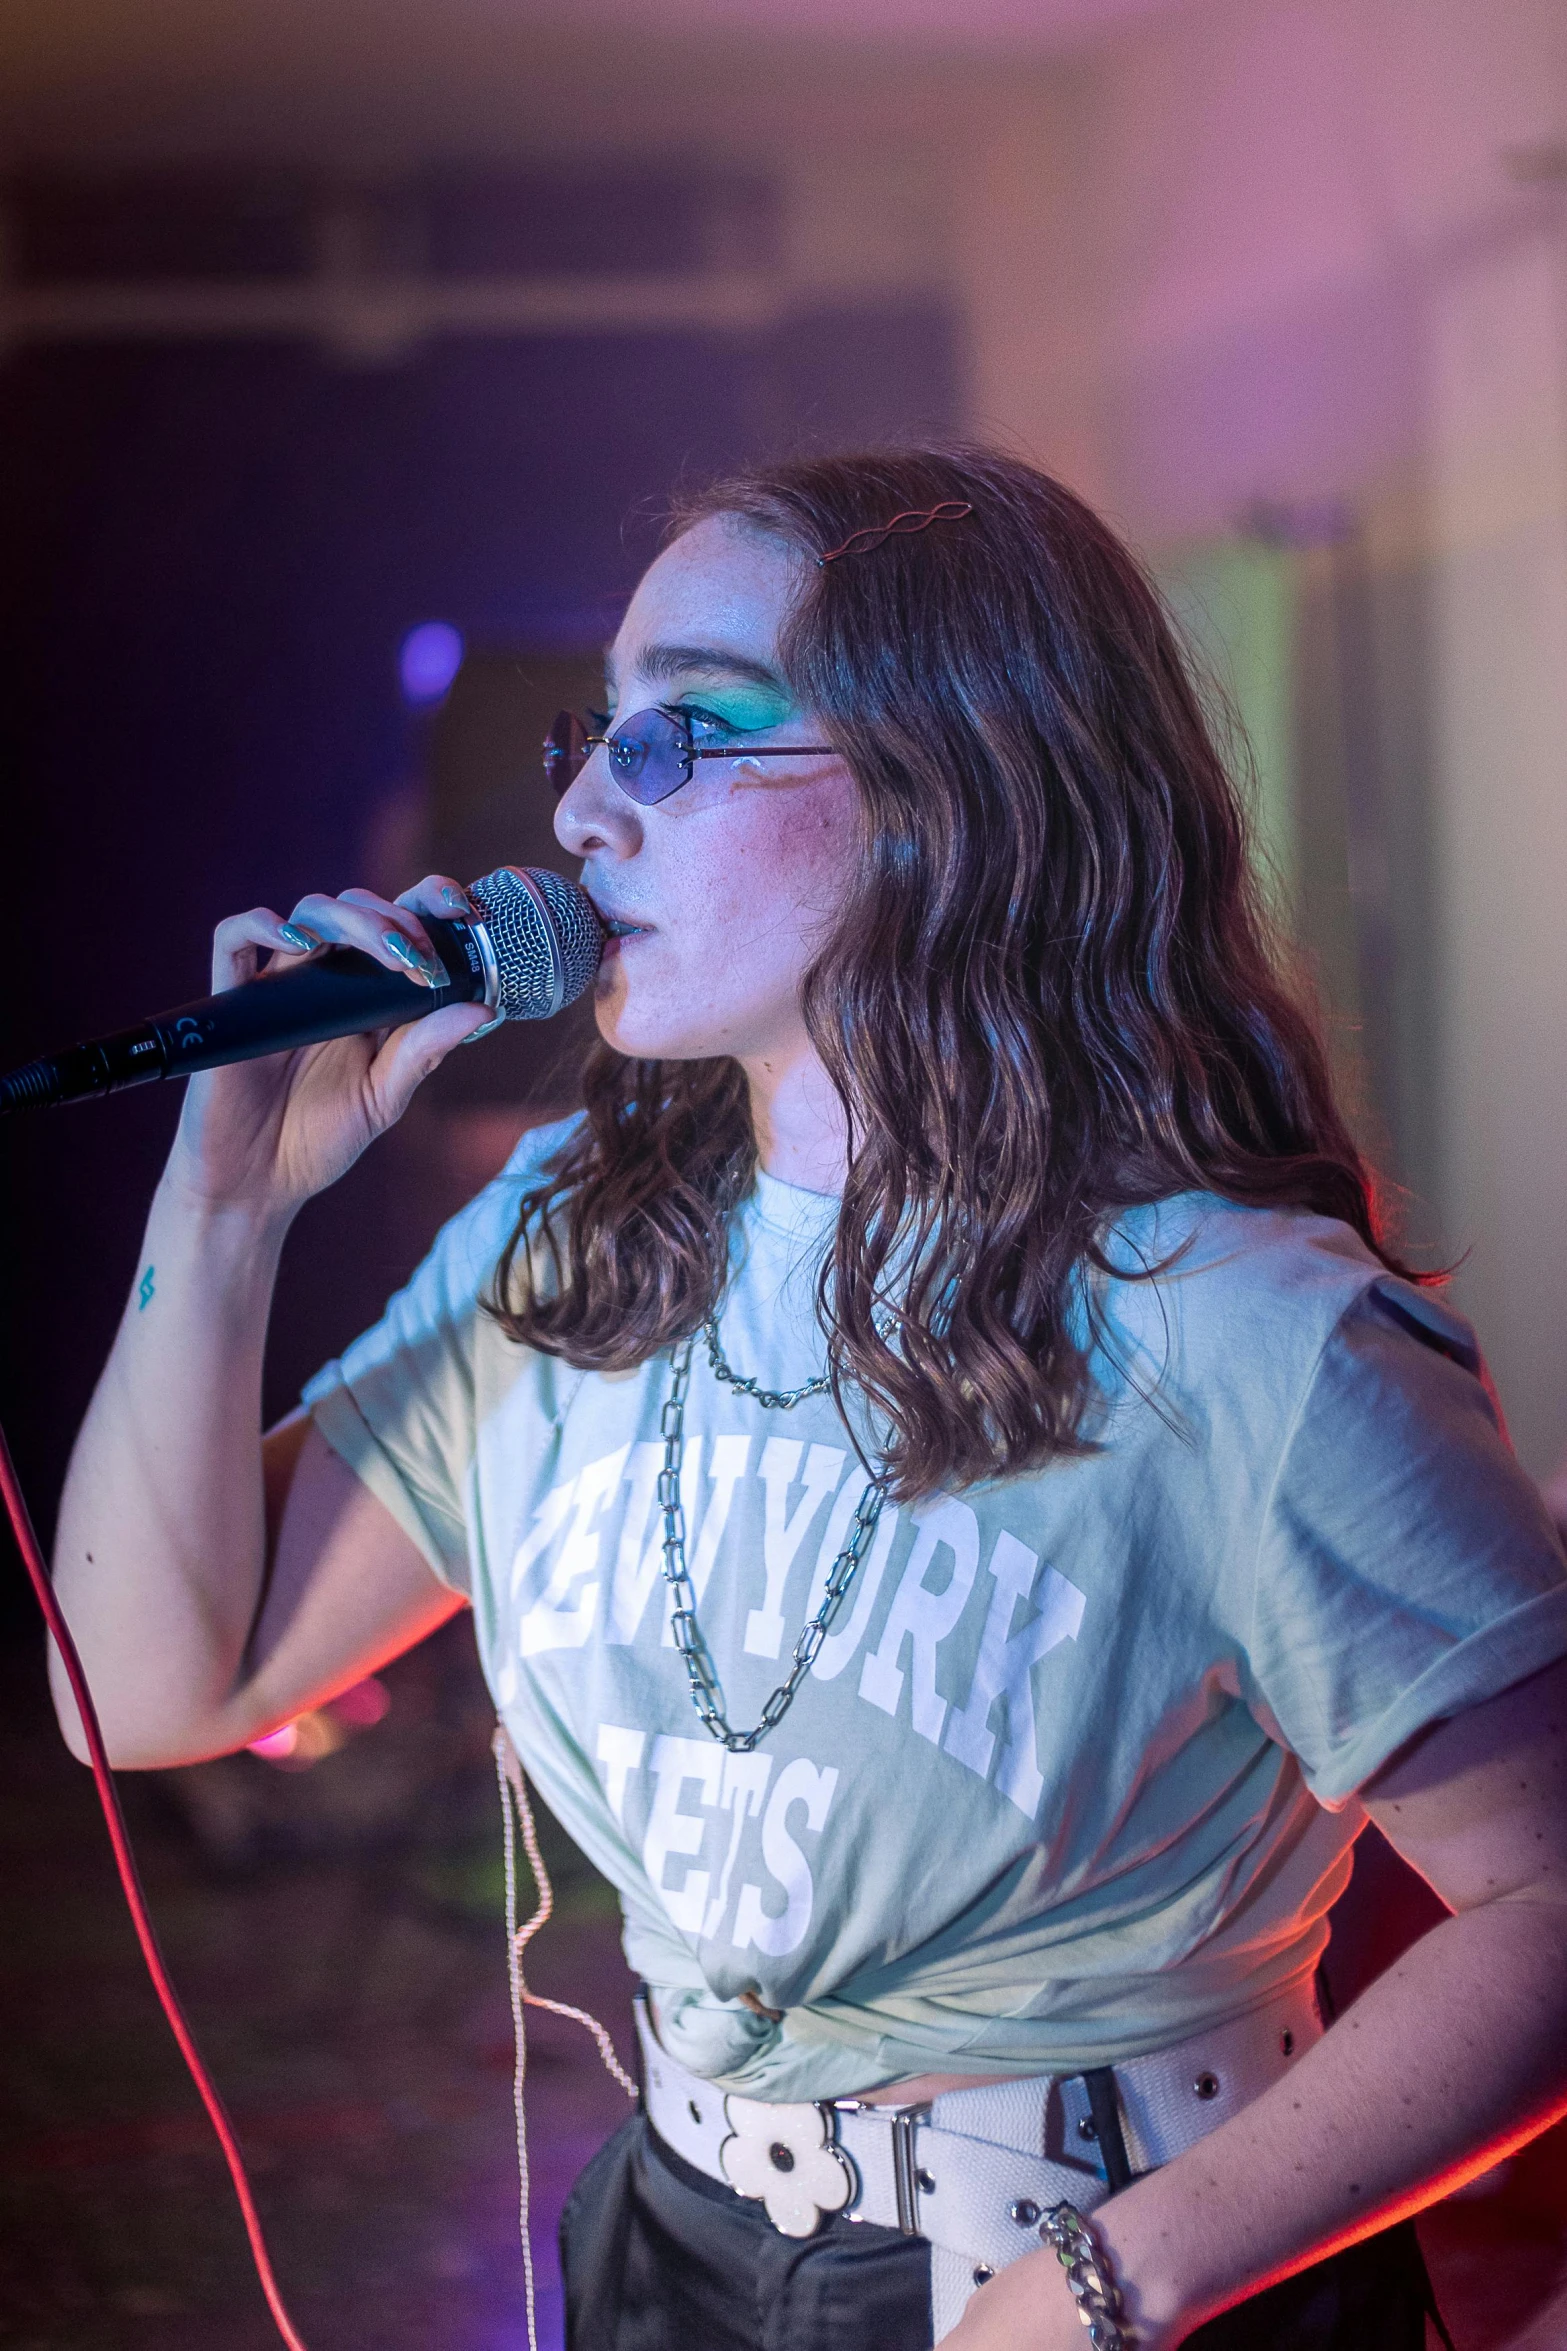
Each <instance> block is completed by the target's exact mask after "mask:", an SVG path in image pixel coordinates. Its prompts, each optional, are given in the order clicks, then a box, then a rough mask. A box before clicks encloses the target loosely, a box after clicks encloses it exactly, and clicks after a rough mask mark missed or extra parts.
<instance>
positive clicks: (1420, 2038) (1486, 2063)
mask: <svg viewBox="0 0 1567 2351" xmlns="http://www.w3.org/2000/svg"><path fill="white" fill-rule="evenodd" d="M1564 1986H1567V1908H1564V1907H1563V1906H1562V1905H1560V1904H1558V1903H1555V1902H1546V1901H1536V1900H1532V1899H1515V1900H1503V1901H1496V1902H1492V1903H1488V1904H1484V1905H1482V1906H1480V1907H1479V1908H1477V1909H1474V1910H1471V1911H1468V1912H1466V1913H1463V1914H1461V1915H1459V1916H1457V1917H1453V1918H1450V1919H1446V1920H1444V1921H1443V1922H1442V1923H1441V1925H1439V1926H1437V1927H1435V1928H1433V1929H1432V1931H1431V1932H1430V1933H1429V1934H1428V1935H1426V1936H1425V1937H1424V1938H1423V1939H1422V1940H1421V1941H1420V1942H1419V1943H1417V1944H1416V1945H1415V1946H1414V1947H1413V1948H1412V1949H1411V1950H1410V1951H1408V1952H1407V1953H1406V1954H1405V1955H1404V1957H1403V1958H1402V1959H1401V1960H1400V1961H1399V1962H1398V1963H1397V1965H1396V1966H1395V1967H1393V1968H1392V1969H1390V1970H1389V1972H1388V1973H1387V1974H1386V1975H1384V1976H1382V1977H1380V1978H1379V1979H1378V1980H1377V1982H1376V1983H1374V1984H1373V1985H1372V1986H1371V1988H1370V1989H1369V1990H1368V1991H1367V1992H1366V1993H1365V1994H1364V1995H1363V1997H1362V1998H1361V1999H1360V2000H1358V2001H1357V2002H1356V2004H1355V2006H1354V2007H1353V2008H1352V2009H1350V2010H1349V2011H1348V2012H1347V2013H1346V2015H1345V2016H1344V2017H1342V2018H1341V2019H1340V2021H1339V2022H1338V2023H1337V2024H1336V2025H1335V2026H1334V2028H1333V2029H1332V2031H1331V2032H1329V2033H1328V2034H1327V2035H1326V2036H1325V2038H1324V2039H1323V2040H1322V2041H1321V2042H1320V2043H1318V2044H1317V2046H1316V2047H1315V2048H1313V2049H1312V2050H1310V2051H1309V2052H1308V2053H1307V2055H1306V2056H1304V2057H1303V2058H1302V2059H1301V2061H1300V2063H1299V2064H1298V2065H1297V2066H1295V2067H1293V2068H1292V2069H1291V2070H1290V2072H1289V2073H1288V2075H1286V2077H1285V2078H1284V2079H1283V2080H1282V2081H1280V2082H1278V2083H1276V2084H1275V2085H1274V2087H1273V2088H1272V2089H1270V2090H1269V2091H1267V2092H1266V2093H1265V2094H1264V2095H1263V2096H1262V2097H1261V2098H1259V2099H1258V2100H1257V2101H1256V2102H1255V2104H1253V2105H1252V2106H1250V2107H1248V2108H1247V2109H1246V2110H1245V2112H1244V2113H1242V2114H1240V2115H1237V2116H1236V2117H1235V2119H1234V2120H1233V2121H1232V2122H1229V2123H1227V2124H1225V2125H1224V2126H1223V2127H1222V2128H1221V2129H1219V2130H1217V2131H1214V2132H1213V2133H1212V2134H1211V2135H1210V2136H1209V2137H1207V2138H1205V2139H1203V2140H1201V2141H1200V2142H1199V2143H1198V2144H1197V2145H1196V2146H1195V2147H1193V2148H1191V2149H1190V2150H1188V2152H1187V2153H1186V2154H1184V2155H1182V2156H1180V2157H1179V2158H1178V2159H1177V2160H1176V2161H1175V2162H1173V2163H1171V2164H1169V2165H1168V2166H1167V2167H1166V2168H1165V2169H1164V2170H1162V2171H1159V2172H1156V2173H1153V2174H1151V2175H1150V2176H1149V2177H1148V2178H1147V2179H1146V2180H1142V2181H1139V2182H1138V2183H1137V2185H1136V2186H1134V2187H1132V2188H1130V2189H1128V2190H1127V2191H1126V2193H1125V2194H1124V2195H1122V2196H1119V2197H1117V2198H1116V2199H1115V2200H1114V2201H1113V2203H1111V2204H1108V2205H1106V2206H1105V2207H1103V2209H1102V2210H1101V2212H1100V2213H1099V2215H1098V2216H1097V2218H1096V2224H1095V2225H1096V2227H1097V2228H1098V2230H1099V2232H1100V2234H1101V2235H1102V2237H1103V2239H1104V2242H1105V2244H1106V2246H1107V2248H1108V2250H1109V2253H1110V2258H1111V2260H1112V2263H1113V2265H1114V2267H1115V2271H1116V2274H1117V2276H1118V2277H1120V2278H1121V2279H1123V2280H1125V2281H1126V2285H1127V2289H1128V2302H1129V2307H1130V2308H1131V2309H1132V2311H1133V2312H1134V2313H1135V2314H1136V2316H1137V2317H1138V2319H1139V2320H1140V2322H1141V2325H1142V2328H1143V2330H1144V2332H1143V2334H1141V2335H1140V2336H1139V2340H1146V2341H1148V2342H1150V2343H1152V2344H1155V2345H1157V2346H1159V2351H1166V2347H1167V2346H1170V2345H1173V2344H1176V2343H1179V2342H1181V2341H1182V2340H1183V2339H1184V2338H1185V2336H1186V2335H1187V2334H1188V2333H1190V2331H1191V2330H1192V2329H1193V2328H1194V2327H1195V2326H1197V2325H1198V2324H1200V2323H1201V2322H1202V2321H1203V2320H1204V2319H1205V2318H1209V2317H1212V2316H1213V2315H1214V2314H1215V2313H1217V2312H1218V2311H1220V2310H1224V2309H1227V2308H1229V2307H1230V2305H1231V2304H1233V2303H1235V2302H1238V2301H1241V2300H1243V2299H1244V2298H1245V2297H1246V2296H1247V2295H1248V2294H1250V2293H1254V2292H1256V2291H1257V2290H1258V2289H1259V2288H1260V2287H1261V2286H1263V2285H1265V2284H1267V2283H1269V2282H1270V2281H1271V2280H1273V2279H1275V2278H1278V2277H1280V2276H1283V2275H1287V2274H1288V2273H1290V2272H1291V2271H1294V2270H1297V2269H1301V2268H1303V2267H1305V2266H1306V2265H1307V2264H1308V2263H1309V2262H1311V2261H1313V2260H1316V2259H1318V2258H1319V2257H1320V2256H1321V2255H1322V2254H1324V2253H1326V2252H1328V2251H1331V2250H1332V2249H1333V2248H1335V2247H1336V2246H1339V2245H1343V2244H1346V2243H1349V2242H1351V2241H1352V2240H1354V2239H1356V2238H1358V2237H1363V2236H1368V2235H1370V2234H1371V2233H1372V2232H1373V2231H1374V2230H1376V2229H1379V2228H1384V2227H1386V2226H1388V2225H1389V2224H1390V2223H1391V2222H1392V2221H1394V2220H1396V2219H1398V2218H1399V2217H1401V2216H1402V2215H1403V2214H1405V2213H1409V2212H1413V2211H1417V2210H1419V2209H1420V2208H1421V2207H1422V2206H1423V2205H1425V2204H1428V2203H1430V2202H1432V2201H1433V2200H1434V2199H1435V2197H1436V2196H1437V2195H1439V2194H1440V2193H1442V2192H1443V2191H1444V2190H1445V2189H1446V2188H1447V2187H1449V2186H1451V2185H1453V2184H1455V2183H1456V2181H1457V2180H1458V2179H1459V2178H1461V2177H1465V2176H1472V2175H1473V2174H1474V2173H1475V2172H1477V2171H1480V2170H1482V2169H1484V2168H1485V2167H1486V2166H1487V2165H1488V2164H1489V2163H1492V2162H1494V2161H1495V2160H1496V2159H1497V2157H1498V2156H1499V2155H1500V2154H1501V2153H1503V2152H1505V2150H1506V2149H1507V2148H1508V2147H1510V2146H1514V2145H1517V2144H1518V2143H1519V2142H1520V2141H1521V2140H1523V2139H1525V2138H1528V2137H1530V2136H1531V2135H1532V2134H1533V2133H1534V2132H1535V2131H1537V2130H1539V2129H1541V2128H1543V2127H1544V2125H1545V2124H1546V2123H1547V2122H1549V2121H1550V2120H1551V2119H1552V2117H1553V2116H1555V2115H1556V2114H1558V2113H1560V2112H1561V2111H1562V2110H1563V2108H1564V2107H1567V1999H1564Z"/></svg>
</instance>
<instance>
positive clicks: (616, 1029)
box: [593, 988, 734, 1061]
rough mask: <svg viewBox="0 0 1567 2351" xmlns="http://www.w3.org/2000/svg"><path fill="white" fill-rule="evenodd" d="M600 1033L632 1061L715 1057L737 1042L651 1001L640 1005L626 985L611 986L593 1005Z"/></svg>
mask: <svg viewBox="0 0 1567 2351" xmlns="http://www.w3.org/2000/svg"><path fill="white" fill-rule="evenodd" d="M593 1017H594V1020H595V1021H596V1022H597V1024H598V1033H599V1035H600V1036H601V1037H602V1038H603V1040H604V1042H605V1044H606V1045H609V1046H612V1047H613V1048H614V1050H615V1051H616V1052H617V1053H624V1054H625V1055H626V1056H627V1058H628V1059H629V1060H632V1061H712V1060H715V1059H717V1058H718V1057H719V1056H720V1055H722V1054H727V1053H732V1052H733V1051H734V1046H733V1045H732V1044H731V1043H730V1042H729V1041H728V1039H727V1038H725V1039H720V1038H718V1037H715V1036H713V1035H711V1034H710V1033H708V1032H706V1031H705V1030H704V1029H703V1028H702V1027H701V1026H699V1025H693V1023H692V1022H691V1021H689V1020H679V1019H674V1018H671V1017H670V1016H669V1015H668V1014H667V1013H666V1014H664V1015H662V1016H660V1014H659V1013H658V1012H657V1011H656V1010H655V1009H654V1008H653V1007H652V1006H651V1005H639V1004H638V1003H637V1002H636V1001H635V999H634V998H629V997H628V994H627V991H626V990H625V989H623V988H612V989H608V990H606V991H605V993H604V994H602V995H601V996H599V997H598V998H597V999H596V1001H595V1003H594V1006H593Z"/></svg>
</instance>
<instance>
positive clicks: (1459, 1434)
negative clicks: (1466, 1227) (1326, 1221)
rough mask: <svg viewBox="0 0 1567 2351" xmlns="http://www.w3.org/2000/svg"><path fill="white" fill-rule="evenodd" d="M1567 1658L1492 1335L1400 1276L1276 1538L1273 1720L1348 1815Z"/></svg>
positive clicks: (1349, 1317)
mask: <svg viewBox="0 0 1567 2351" xmlns="http://www.w3.org/2000/svg"><path fill="white" fill-rule="evenodd" d="M1563 1654H1567V1564H1564V1561H1563V1558H1562V1552H1561V1547H1560V1545H1559V1543H1558V1540H1557V1537H1556V1533H1555V1530H1554V1528H1553V1527H1552V1525H1551V1523H1550V1520H1549V1518H1548V1516H1547V1514H1546V1511H1545V1507H1544V1504H1543V1502H1542V1501H1541V1499H1540V1496H1539V1494H1538V1492H1537V1491H1536V1489H1535V1487H1534V1485H1533V1483H1532V1482H1531V1480H1530V1479H1529V1478H1528V1477H1527V1476H1526V1474H1525V1473H1524V1471H1523V1470H1522V1469H1521V1468H1520V1466H1519V1464H1518V1462H1517V1460H1516V1459H1515V1457H1514V1455H1513V1452H1512V1449H1511V1447H1510V1446H1509V1444H1508V1442H1507V1438H1506V1436H1505V1434H1504V1432H1503V1430H1502V1428H1501V1426H1500V1423H1499V1420H1498V1416H1497V1412H1496V1409H1495V1407H1494V1405H1493V1402H1492V1400H1491V1396H1490V1394H1489V1393H1488V1390H1487V1387H1486V1385H1485V1382H1484V1378H1483V1375H1482V1367H1481V1364H1480V1358H1479V1352H1478V1349H1477V1348H1476V1346H1475V1342H1474V1337H1473V1333H1472V1332H1471V1331H1470V1329H1469V1326H1468V1325H1467V1324H1466V1323H1465V1322H1463V1321H1462V1320H1461V1319H1460V1318H1459V1317H1458V1316H1456V1315H1453V1314H1450V1313H1448V1312H1446V1311H1445V1310H1444V1309H1443V1308H1441V1307H1440V1306H1437V1305H1436V1304H1434V1303H1433V1302H1432V1301H1431V1300H1430V1299H1429V1298H1428V1297H1427V1296H1426V1295H1425V1294H1424V1293H1422V1292H1420V1291H1418V1290H1415V1289H1413V1288H1412V1287H1410V1286H1409V1285H1408V1284H1406V1283H1402V1282H1397V1281H1394V1280H1392V1279H1391V1278H1388V1279H1385V1280H1380V1281H1377V1282H1375V1283H1373V1284H1371V1285H1370V1286H1368V1287H1367V1288H1366V1289H1365V1290H1364V1291H1362V1292H1361V1294H1360V1296H1359V1297H1358V1298H1357V1300H1356V1302H1355V1303H1354V1304H1353V1305H1352V1306H1351V1307H1350V1308H1349V1310H1348V1312H1347V1313H1346V1314H1345V1315H1344V1316H1343V1318H1342V1319H1341V1320H1340V1322H1339V1323H1338V1324H1337V1326H1336V1328H1335V1329H1334V1331H1333V1333H1332V1335H1331V1337H1330V1338H1329V1340H1328V1342H1327V1344H1326V1345H1325V1347H1324V1348H1323V1350H1322V1353H1321V1355H1320V1357H1319V1358H1318V1360H1317V1364H1316V1367H1315V1371H1314V1374H1313V1377H1312V1379H1311V1383H1310V1386H1309V1388H1308V1390H1307V1393H1306V1395H1305V1398H1304V1400H1303V1402H1302V1404H1301V1407H1300V1410H1299V1412H1298V1414H1297V1416H1296V1419H1295V1424H1294V1427H1293V1430H1292V1431H1291V1434H1290V1437H1289V1441H1288V1444H1287V1446H1286V1448H1285V1451H1284V1454H1283V1457H1282V1460H1281V1463H1280V1467H1279V1471H1278V1475H1277V1478H1276V1481H1275V1484H1274V1488H1273V1493H1272V1496H1271V1499H1270V1503H1269V1507H1268V1510H1267V1513H1266V1516H1265V1519H1264V1522H1263V1529H1262V1537H1261V1542H1260V1546H1259V1551H1258V1558H1257V1572H1256V1582H1255V1587H1254V1593H1253V1612H1252V1621H1251V1628H1250V1637H1249V1640H1248V1643H1247V1656H1248V1664H1249V1670H1250V1674H1251V1677H1252V1687H1251V1689H1250V1690H1248V1691H1247V1693H1246V1694H1247V1696H1248V1698H1249V1699H1250V1701H1251V1703H1252V1705H1253V1708H1254V1711H1255V1712H1256V1713H1257V1714H1258V1716H1259V1718H1260V1719H1262V1720H1263V1721H1264V1722H1265V1723H1266V1724H1267V1727H1268V1728H1269V1730H1270V1732H1272V1734H1273V1735H1274V1736H1276V1737H1278V1738H1279V1739H1281V1740H1282V1742H1283V1744H1284V1745H1285V1746H1287V1747H1288V1748H1290V1749H1291V1750H1292V1751H1293V1752H1294V1753H1295V1754H1296V1755H1297V1756H1299V1758H1300V1761H1301V1765H1302V1768H1303V1770H1304V1772H1305V1776H1306V1779H1307V1781H1308V1784H1309V1785H1310V1787H1311V1789H1312V1792H1313V1794H1314V1795H1315V1796H1316V1797H1317V1799H1318V1801H1319V1802H1320V1803H1322V1804H1323V1805H1325V1806H1327V1807H1328V1808H1329V1809H1332V1810H1337V1809H1338V1808H1340V1807H1341V1806H1342V1805H1344V1804H1345V1803H1347V1802H1348V1800H1349V1799H1350V1797H1351V1796H1352V1795H1353V1794H1354V1792H1355V1791H1356V1789H1357V1788H1359V1787H1361V1786H1363V1785H1364V1783H1365V1782H1366V1781H1367V1780H1368V1779H1369V1778H1370V1777H1371V1776H1372V1775H1373V1774H1374V1773H1375V1772H1376V1771H1377V1770H1378V1769H1379V1768H1380V1767H1381V1765H1382V1764H1384V1763H1385V1762H1386V1761H1387V1760H1388V1759H1389V1757H1390V1756H1392V1755H1393V1754H1395V1753H1396V1752H1397V1750H1398V1749H1399V1748H1400V1747H1402V1746H1403V1745H1404V1744H1405V1742H1406V1741H1407V1740H1409V1739H1411V1738H1413V1737H1414V1735H1415V1733H1416V1732H1417V1731H1421V1730H1423V1729H1425V1728H1426V1727H1427V1725H1428V1724H1430V1723H1433V1722H1436V1721H1439V1720H1441V1719H1442V1718H1444V1717H1446V1716H1449V1715H1453V1714H1458V1713H1461V1712H1462V1711H1463V1709H1464V1708H1465V1707H1467V1706H1473V1705H1476V1704H1478V1703H1479V1702H1480V1701H1481V1700H1483V1699H1486V1698H1491V1697H1495V1696H1496V1695H1497V1694H1498V1693H1499V1692H1501V1691H1503V1690H1505V1689H1508V1688H1510V1687H1511V1686H1512V1685H1513V1683H1515V1682H1518V1681H1522V1680H1523V1679H1524V1678H1525V1676H1526V1675H1528V1674H1531V1673H1534V1672H1536V1671H1537V1670H1538V1669H1539V1668H1540V1667H1542V1666H1545V1665H1549V1664H1551V1663H1552V1662H1553V1661H1554V1660H1555V1659H1557V1658H1559V1657H1561V1656H1562V1655H1563Z"/></svg>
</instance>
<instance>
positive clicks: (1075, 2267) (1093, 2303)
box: [1039, 2204, 1132, 2351]
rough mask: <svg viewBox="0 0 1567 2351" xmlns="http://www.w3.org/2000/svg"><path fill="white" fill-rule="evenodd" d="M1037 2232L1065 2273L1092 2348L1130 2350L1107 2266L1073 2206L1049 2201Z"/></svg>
mask: <svg viewBox="0 0 1567 2351" xmlns="http://www.w3.org/2000/svg"><path fill="white" fill-rule="evenodd" d="M1039 2235H1040V2240H1041V2242H1042V2243H1044V2244H1046V2245H1048V2246H1049V2247H1050V2250H1051V2251H1052V2252H1053V2253H1054V2255H1055V2257H1056V2259H1057V2260H1058V2261H1059V2262H1060V2264H1061V2267H1062V2268H1063V2269H1064V2270H1065V2272H1066V2282H1067V2285H1068V2286H1069V2287H1070V2289H1071V2291H1072V2294H1073V2297H1074V2298H1075V2300H1076V2303H1077V2315H1078V2317H1079V2318H1080V2319H1081V2320H1082V2322H1083V2324H1084V2326H1085V2327H1087V2329H1088V2340H1089V2341H1090V2343H1092V2345H1093V2347H1094V2351H1132V2338H1131V2336H1130V2335H1129V2334H1127V2332H1126V2330H1125V2328H1124V2326H1123V2325H1122V2320H1123V2319H1124V2318H1125V2316H1126V2313H1125V2311H1124V2310H1123V2309H1122V2307H1121V2297H1120V2294H1119V2292H1118V2291H1117V2289H1116V2283H1115V2280H1114V2278H1112V2277H1111V2275H1110V2265H1109V2263H1108V2262H1107V2261H1106V2260H1105V2257H1104V2255H1103V2253H1102V2252H1101V2251H1100V2249H1099V2247H1098V2246H1097V2245H1096V2244H1095V2242H1094V2238H1093V2233H1092V2231H1091V2230H1090V2228H1089V2226H1088V2223H1087V2221H1086V2220H1084V2218H1083V2216H1082V2214H1081V2213H1080V2212H1079V2211H1078V2209H1077V2206H1076V2205H1075V2204H1053V2205H1052V2206H1051V2208H1050V2210H1049V2211H1048V2212H1047V2213H1046V2214H1045V2217H1044V2219H1043V2220H1042V2221H1041V2222H1040V2224H1039Z"/></svg>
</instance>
